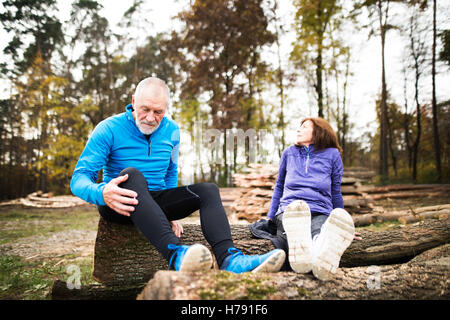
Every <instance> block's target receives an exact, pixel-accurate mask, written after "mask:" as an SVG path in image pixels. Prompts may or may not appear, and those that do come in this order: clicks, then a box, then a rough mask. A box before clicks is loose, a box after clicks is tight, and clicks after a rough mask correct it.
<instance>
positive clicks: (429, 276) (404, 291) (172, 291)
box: [138, 245, 450, 300]
mask: <svg viewBox="0 0 450 320" xmlns="http://www.w3.org/2000/svg"><path fill="white" fill-rule="evenodd" d="M438 251H439V252H438V253H436V252H431V253H428V252H427V255H428V256H427V255H424V256H423V257H420V258H418V259H417V260H416V261H412V262H411V263H407V264H397V265H385V266H370V267H356V268H341V269H339V270H338V272H337V273H336V274H335V276H334V278H333V279H332V280H330V281H326V282H324V281H320V280H317V279H316V278H315V277H314V276H313V275H312V274H311V273H309V274H297V273H293V272H279V273H272V274H270V273H264V274H253V273H244V274H232V273H229V272H225V271H215V272H209V273H180V272H174V271H159V272H157V273H156V275H155V277H154V278H153V279H152V280H151V281H149V283H148V284H147V286H146V287H145V288H144V290H143V291H142V292H141V293H140V294H139V296H138V299H139V300H154V299H170V300H173V299H188V300H191V299H192V300H194V299H230V300H235V299H283V300H293V299H294V300H297V299H300V300H303V299H348V300H353V299H390V300H391V299H449V298H450V293H449V286H450V280H449V275H450V272H449V271H450V267H449V259H450V255H449V251H450V250H449V246H448V245H446V246H443V247H441V248H439V250H438ZM429 259H431V260H429Z"/></svg>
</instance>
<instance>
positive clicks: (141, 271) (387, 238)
mask: <svg viewBox="0 0 450 320" xmlns="http://www.w3.org/2000/svg"><path fill="white" fill-rule="evenodd" d="M183 228H184V234H183V235H182V237H181V240H182V242H183V243H186V244H192V243H203V244H205V245H206V246H207V247H209V245H208V244H207V242H206V241H205V239H204V237H203V235H202V232H201V227H200V225H197V224H186V225H184V226H183ZM231 232H232V236H233V240H234V244H235V246H236V247H237V248H238V249H241V250H242V251H243V252H244V253H245V254H260V253H265V252H267V251H268V250H271V249H274V248H275V247H274V246H273V244H272V242H270V241H269V240H265V239H255V238H252V235H251V233H250V231H249V229H248V226H246V225H232V226H231ZM361 235H362V237H363V240H362V241H353V242H352V244H351V245H350V247H349V248H348V249H347V250H346V251H345V253H344V255H343V256H342V258H341V263H340V266H341V267H358V266H369V265H383V264H394V263H403V262H406V261H408V260H410V259H411V258H413V257H415V256H416V255H418V254H420V253H421V252H424V251H426V250H429V249H431V248H434V247H437V246H440V245H443V244H446V243H448V242H450V220H449V219H445V220H426V221H422V222H420V223H418V224H417V225H408V226H406V227H403V228H400V227H399V228H396V229H391V230H388V231H380V232H374V231H368V230H362V231H361ZM209 248H210V247H209ZM167 268H168V263H167V261H166V260H165V259H164V258H163V257H162V256H161V255H160V254H159V252H158V251H157V250H156V249H155V248H154V247H153V246H152V245H151V244H149V243H148V242H147V240H146V239H145V238H144V237H143V236H142V235H141V234H140V233H139V232H138V231H137V230H136V228H135V227H134V226H133V225H129V226H124V225H119V224H115V223H109V222H106V221H104V220H103V219H100V221H99V227H98V233H97V239H96V243H95V256H94V271H93V276H94V278H95V279H96V280H97V281H98V282H101V283H102V284H103V285H106V286H121V285H124V286H130V285H140V284H144V285H145V283H146V282H147V281H148V280H150V279H151V278H152V277H153V276H154V275H155V273H156V272H157V271H159V270H167Z"/></svg>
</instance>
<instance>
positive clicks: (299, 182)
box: [267, 144, 344, 219]
mask: <svg viewBox="0 0 450 320" xmlns="http://www.w3.org/2000/svg"><path fill="white" fill-rule="evenodd" d="M343 171H344V167H343V164H342V159H341V155H340V153H339V150H338V149H336V148H328V149H324V150H314V145H312V144H311V145H310V146H309V147H305V146H302V147H297V146H290V147H288V148H286V149H285V150H284V151H283V154H282V155H281V160H280V169H279V171H278V177H277V181H276V184H275V189H274V192H273V196H272V202H271V205H270V210H269V212H268V214H267V217H268V218H269V219H272V218H273V217H275V215H277V214H279V213H282V212H284V209H285V208H286V207H287V206H288V205H289V204H290V203H291V202H292V201H294V200H304V201H306V203H307V204H308V205H309V207H310V209H311V212H318V213H323V214H326V215H329V214H330V212H331V210H333V209H334V208H343V207H344V200H343V198H342V193H341V181H342V174H343Z"/></svg>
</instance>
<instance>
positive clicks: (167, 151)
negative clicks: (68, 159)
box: [70, 104, 180, 205]
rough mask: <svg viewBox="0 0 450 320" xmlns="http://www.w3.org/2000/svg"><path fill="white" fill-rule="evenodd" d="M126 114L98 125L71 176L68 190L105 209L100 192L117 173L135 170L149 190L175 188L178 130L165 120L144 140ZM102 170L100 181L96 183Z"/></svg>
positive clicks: (175, 125)
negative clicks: (144, 180)
mask: <svg viewBox="0 0 450 320" xmlns="http://www.w3.org/2000/svg"><path fill="white" fill-rule="evenodd" d="M132 111H133V108H132V105H131V104H130V105H128V106H126V112H123V113H120V114H118V115H115V116H111V117H109V118H107V119H105V120H103V121H101V122H100V123H99V124H98V125H97V126H96V127H95V129H94V131H93V132H92V135H91V136H90V138H89V140H88V142H87V144H86V146H85V148H84V151H83V153H82V154H81V156H80V158H79V159H78V162H77V165H76V167H75V170H74V172H73V175H72V180H71V182H70V189H71V190H72V193H73V194H74V195H76V196H78V197H80V198H81V199H83V200H85V201H87V202H90V203H93V204H97V205H105V201H104V200H103V189H104V187H105V185H106V184H107V183H108V182H109V181H110V180H111V179H113V178H116V177H117V176H118V175H119V173H120V171H122V170H123V169H125V168H127V167H134V168H136V169H138V170H139V171H141V172H142V174H143V175H144V177H145V178H146V180H147V183H148V188H149V190H163V189H169V188H175V187H176V186H177V184H178V152H179V144H180V129H179V127H178V125H177V124H176V123H175V122H174V121H173V120H170V119H168V118H166V117H164V118H163V119H162V120H161V123H160V125H159V127H158V129H156V131H155V132H153V133H152V134H151V136H150V138H149V140H147V138H146V137H145V136H144V135H143V134H142V133H141V132H140V131H139V129H138V127H137V125H136V122H135V121H134V118H133V115H132ZM100 169H103V181H102V182H100V183H96V181H97V175H98V172H99V170H100Z"/></svg>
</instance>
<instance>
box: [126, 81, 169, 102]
mask: <svg viewBox="0 0 450 320" xmlns="http://www.w3.org/2000/svg"><path fill="white" fill-rule="evenodd" d="M144 90H145V91H149V92H151V94H152V95H154V96H159V95H161V94H164V95H165V96H166V108H168V107H169V105H170V90H169V87H168V86H167V84H166V83H165V82H164V81H163V80H161V79H159V78H156V77H148V78H145V79H143V80H141V81H140V82H139V83H138V85H137V86H136V90H135V91H134V99H135V100H139V98H140V97H141V95H142V92H144Z"/></svg>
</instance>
